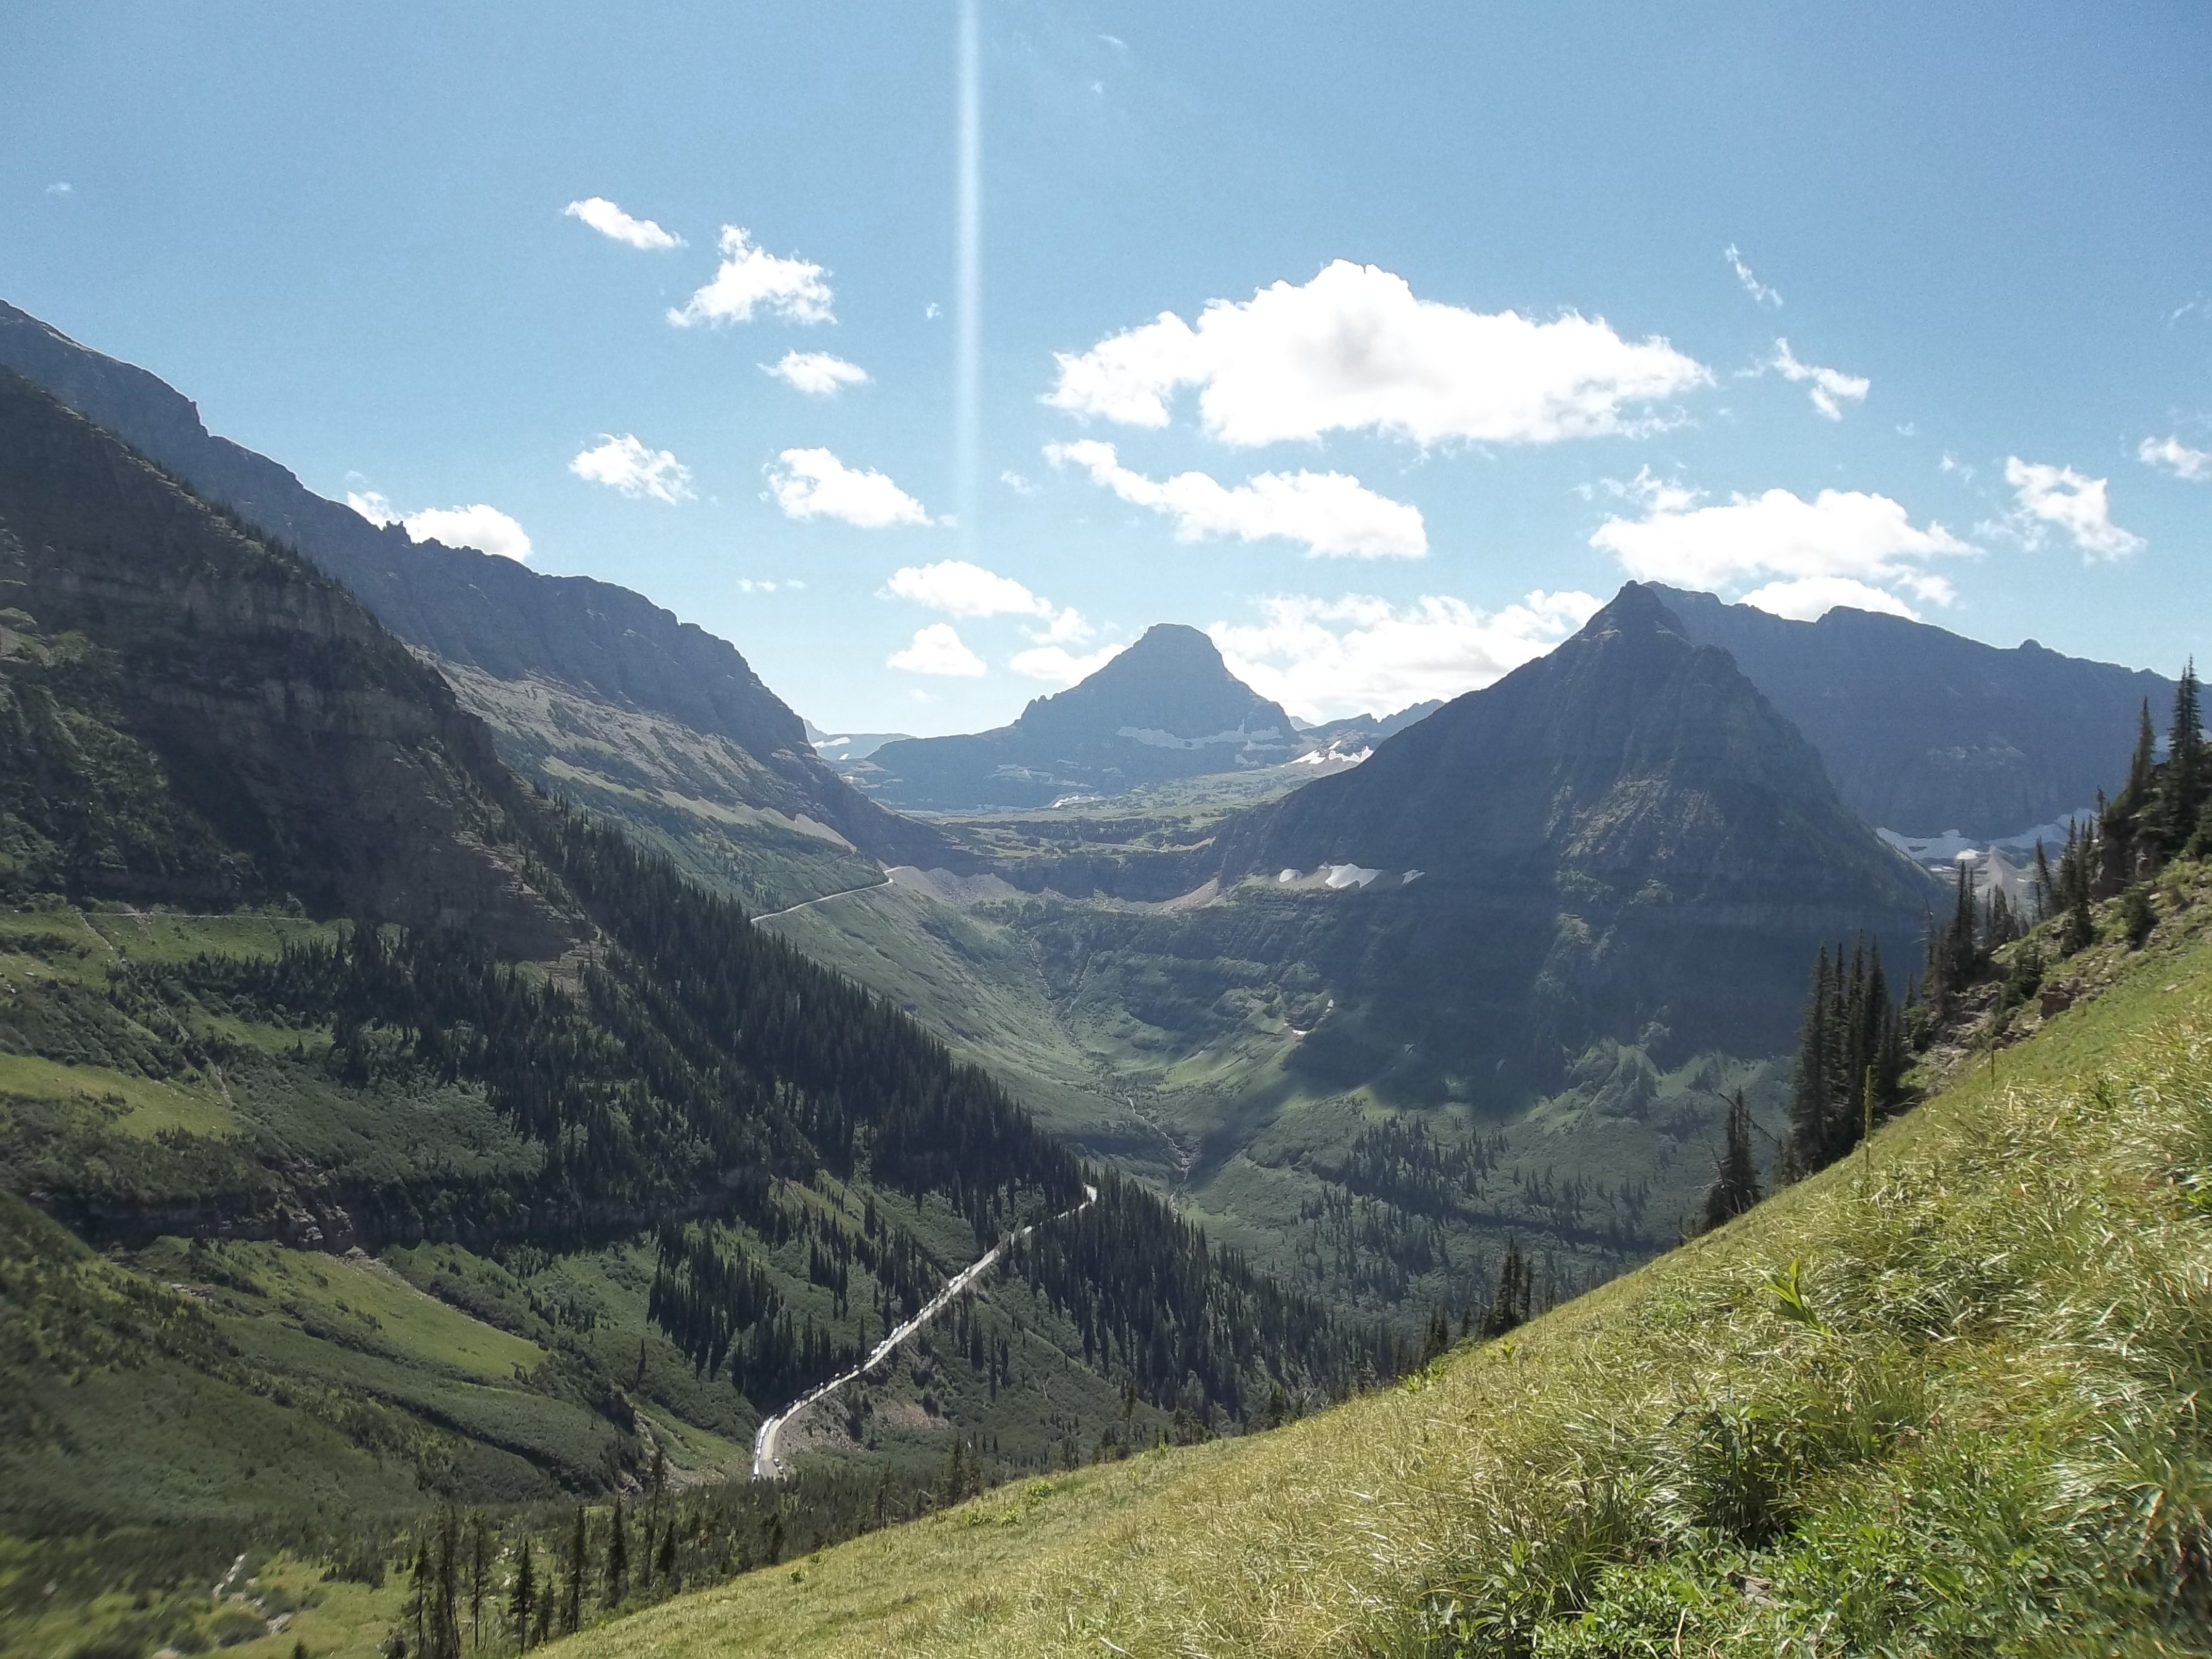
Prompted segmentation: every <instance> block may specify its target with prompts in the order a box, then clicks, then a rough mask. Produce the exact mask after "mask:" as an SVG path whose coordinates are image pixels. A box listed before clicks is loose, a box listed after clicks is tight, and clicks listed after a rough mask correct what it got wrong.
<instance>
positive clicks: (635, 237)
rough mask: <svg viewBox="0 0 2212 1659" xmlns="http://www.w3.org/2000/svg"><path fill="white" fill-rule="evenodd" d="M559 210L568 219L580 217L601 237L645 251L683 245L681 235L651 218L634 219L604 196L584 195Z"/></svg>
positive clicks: (656, 250)
mask: <svg viewBox="0 0 2212 1659" xmlns="http://www.w3.org/2000/svg"><path fill="white" fill-rule="evenodd" d="M561 211H562V213H563V214H565V215H567V216H568V217H569V218H571V219H581V220H582V221H583V222H585V223H586V224H587V225H589V226H590V227H591V228H592V229H593V230H596V231H598V232H599V234H600V235H602V236H605V237H608V238H610V239H611V240H614V241H617V242H621V243H623V244H625V245H626V246H630V247H636V248H644V249H646V250H647V252H665V251H666V250H667V249H669V248H677V247H682V246H684V239H683V238H682V237H681V236H678V235H676V234H674V233H673V232H671V231H665V230H663V229H662V228H660V227H659V225H656V224H655V223H653V221H652V220H650V219H633V218H632V217H630V216H629V214H627V213H624V212H623V210H621V209H620V208H618V207H617V206H616V205H615V204H613V203H612V202H610V201H609V200H607V198H606V197H604V196H586V197H584V199H583V200H582V201H580V202H571V203H569V204H568V206H566V207H564V208H562V210H561Z"/></svg>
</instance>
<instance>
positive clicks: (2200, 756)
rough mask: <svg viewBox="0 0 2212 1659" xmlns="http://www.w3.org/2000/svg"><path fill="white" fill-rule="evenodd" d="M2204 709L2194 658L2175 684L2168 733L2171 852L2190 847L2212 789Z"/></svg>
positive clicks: (2165, 811)
mask: <svg viewBox="0 0 2212 1659" xmlns="http://www.w3.org/2000/svg"><path fill="white" fill-rule="evenodd" d="M2203 728H2204V711H2203V698H2202V694H2201V691H2200V689H2199V687H2198V684H2197V659H2195V658H2193V657H2192V658H2191V659H2190V660H2189V662H2188V663H2187V664H2186V665H2185V666H2184V667H2183V669H2182V671H2181V679H2180V682H2179V684H2177V685H2175V687H2174V688H2173V724H2172V726H2171V727H2170V728H2169V729H2168V731H2167V732H2166V766H2165V769H2164V775H2163V776H2162V777H2161V778H2160V782H2159V791H2158V793H2159V801H2158V810H2157V816H2158V818H2159V821H2160V822H2159V828H2160V832H2161V834H2160V840H2161V841H2163V842H2164V843H2165V846H2166V851H2167V852H2168V853H2169V854H2179V853H2181V852H2184V851H2185V850H2186V849H2187V848H2188V847H2189V845H2190V842H2191V839H2192V838H2193V837H2194V836H2195V834H2196V831H2197V829H2198V828H2199V825H2200V820H2201V819H2202V818H2203V817H2204V810H2203V809H2204V802H2205V797H2206V795H2207V794H2208V793H2212V766H2208V764H2207V763H2206V756H2205V748H2204V729H2203Z"/></svg>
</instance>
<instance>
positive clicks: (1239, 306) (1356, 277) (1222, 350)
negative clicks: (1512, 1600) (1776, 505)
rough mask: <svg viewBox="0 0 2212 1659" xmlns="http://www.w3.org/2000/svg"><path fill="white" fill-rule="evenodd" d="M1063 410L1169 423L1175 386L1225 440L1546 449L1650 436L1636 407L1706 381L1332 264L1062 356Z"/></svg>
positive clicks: (1558, 323) (1661, 362) (1664, 357)
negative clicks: (1328, 439) (1462, 443)
mask: <svg viewBox="0 0 2212 1659" xmlns="http://www.w3.org/2000/svg"><path fill="white" fill-rule="evenodd" d="M1055 360H1056V361H1057V362H1058V364H1059V368H1060V373H1059V380H1058V383H1057V384H1056V385H1055V386H1054V388H1053V390H1052V391H1051V392H1049V393H1048V394H1047V395H1046V398H1045V402H1047V403H1048V404H1051V405H1052V406H1053V407H1054V408H1056V409H1064V410H1068V411H1069V412H1070V413H1073V414H1077V415H1084V416H1099V417H1101V418H1103V419H1105V420H1109V421H1115V422H1121V423H1122V424H1124V425H1130V426H1150V427H1158V426H1165V425H1166V424H1167V423H1168V418H1169V404H1170V401H1171V400H1172V398H1174V396H1175V394H1176V392H1177V391H1178V390H1179V389H1181V388H1182V387H1184V386H1197V387H1199V388H1200V392H1199V398H1198V406H1199V413H1200V419H1201V420H1202V422H1204V425H1205V427H1206V431H1207V432H1209V433H1210V434H1212V435H1213V436H1214V437H1216V438H1218V439H1220V440H1222V441H1225V442H1227V443H1232V444H1241V445H1256V444H1267V443H1275V442H1279V441H1284V440H1286V439H1313V438H1318V437H1320V436H1321V435H1322V434H1323V433H1326V432H1333V431H1348V430H1358V429H1362V428H1371V429H1373V430H1376V431H1379V432H1384V433H1389V434H1391V435H1396V436H1399V437H1404V438H1409V439H1411V440H1413V441H1414V442H1416V443H1420V444H1431V443H1437V442H1441V441H1446V440H1449V439H1455V438H1457V439H1469V440H1473V441H1478V442H1496V443H1550V442H1554V441H1559V440H1560V439H1565V438H1587V437H1594V436H1597V435H1601V434H1606V433H1615V432H1624V431H1630V430H1633V429H1636V428H1638V427H1639V426H1643V425H1648V424H1650V422H1649V420H1648V418H1647V417H1641V416H1637V415H1635V414H1633V413H1632V412H1631V411H1632V410H1638V409H1643V408H1646V407H1648V406H1649V405H1650V404H1653V403H1655V402H1657V401H1659V400H1661V399H1663V398H1672V397H1674V396H1675V395H1676V394H1677V393H1679V392H1685V391H1687V390H1689V389H1690V388H1691V387H1692V386H1702V385H1705V384H1707V383H1709V382H1710V381H1711V379H1712V375H1711V371H1710V370H1708V369H1706V368H1705V367H1704V365H1702V364H1700V363H1698V362H1694V361H1693V360H1692V359H1691V358H1688V357H1686V356H1683V355H1682V354H1681V353H1680V352H1679V351H1677V350H1675V349H1674V347H1672V346H1671V345H1669V344H1668V343H1667V342H1666V341H1665V340H1663V339H1659V338H1656V337H1654V338H1651V339H1647V340H1642V341H1630V340H1624V339H1623V338H1621V337H1620V335H1618V334H1616V333H1615V332H1614V331H1613V329H1612V327H1611V326H1610V325H1607V323H1606V322H1605V321H1604V320H1603V319H1600V318H1586V317H1582V316H1577V315H1576V314H1574V313H1567V314H1566V315H1565V316H1562V317H1559V318H1558V319H1554V320H1553V321H1551V322H1535V321H1532V320H1531V319H1528V318H1525V317H1522V316H1521V315H1519V314H1518V313H1515V312H1511V311H1501V312H1497V313H1483V312H1476V311H1469V310H1467V309H1465V308H1463V307H1458V306H1451V305H1444V304H1441V303H1438V302H1437V301H1428V300H1419V299H1416V298H1415V297H1414V295H1413V289H1412V288H1411V287H1410V286H1409V285H1408V284H1407V282H1406V280H1405V278H1404V277H1402V276H1394V275H1392V274H1391V273H1390V272H1389V271H1387V270H1380V269H1378V268H1377V267H1376V266H1374V265H1355V264H1351V263H1350V262H1349V261H1346V260H1342V259H1340V260H1338V261H1336V262H1335V263H1334V264H1330V265H1328V267H1327V268H1326V269H1324V270H1322V272H1321V274H1320V275H1319V276H1316V277H1315V278H1314V279H1313V280H1312V281H1311V282H1310V283H1305V284H1304V285H1303V286H1294V285H1293V284H1291V283H1275V284H1274V285H1273V287H1272V288H1267V289H1261V291H1260V292H1259V293H1257V294H1255V295H1254V296H1253V297H1252V298H1251V299H1249V300H1247V301H1227V300H1215V301H1212V302H1211V303H1209V304H1208V305H1207V306H1206V308H1205V309H1204V310H1203V311H1202V312H1200V314H1199V319H1198V322H1197V324H1196V325H1195V326H1194V325H1190V324H1188V323H1186V322H1184V321H1183V320H1182V319H1181V318H1180V317H1177V316H1176V315H1175V314H1174V313H1172V312H1163V313H1161V314H1160V315H1159V316H1158V318H1156V319H1154V320H1152V322H1149V323H1146V324H1144V325H1142V326H1140V327H1138V328H1133V329H1130V330H1128V331H1127V332H1124V333H1121V334H1116V335H1115V336H1113V337H1111V338H1109V339H1105V340H1102V341H1100V342H1099V343H1097V345H1095V346H1093V347H1091V349H1090V350H1088V351H1085V352H1080V353H1073V352H1060V353H1057V354H1055Z"/></svg>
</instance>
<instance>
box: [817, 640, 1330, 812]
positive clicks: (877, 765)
mask: <svg viewBox="0 0 2212 1659" xmlns="http://www.w3.org/2000/svg"><path fill="white" fill-rule="evenodd" d="M1306 747H1307V744H1305V743H1304V740H1303V739H1302V738H1300V737H1299V736H1298V733H1297V727H1296V726H1294V725H1293V724H1292V722H1291V717H1290V716H1289V715H1288V714H1285V712H1284V711H1283V709H1282V708H1281V706H1280V705H1279V704H1277V703H1273V702H1269V701H1267V699H1266V698H1264V697H1262V696H1260V695H1259V694H1258V693H1257V692H1255V691H1254V690H1252V689H1251V688H1250V687H1249V686H1248V685H1246V684H1244V683H1243V681H1241V680H1239V679H1237V678H1236V676H1234V675H1233V674H1231V672H1230V671H1229V669H1228V666H1227V665H1225V663H1224V662H1223V661H1222V660H1221V653H1220V652H1219V651H1218V650H1217V649H1215V647H1214V644H1213V641H1212V640H1210V639H1208V638H1207V637H1206V635H1204V634H1201V633H1200V632H1199V630H1198V629H1194V628H1184V627H1182V626H1179V625H1177V624H1175V623H1161V624H1159V625H1158V626H1157V627H1154V628H1151V629H1146V632H1145V635H1144V636H1143V637H1142V638H1141V639H1139V641H1137V642H1136V643H1135V644H1134V645H1133V646H1131V647H1129V648H1128V649H1127V651H1124V652H1122V653H1121V654H1120V655H1119V656H1117V657H1115V658H1114V659H1112V660H1110V661H1109V662H1108V663H1107V664H1106V665H1105V666H1104V667H1103V668H1101V669H1099V670H1098V671H1097V673H1095V674H1093V675H1091V677H1090V678H1088V679H1086V680H1084V681H1083V682H1082V683H1081V684H1077V685H1074V686H1071V687H1070V688H1069V689H1068V690H1065V691H1062V692H1060V693H1059V694H1058V695H1057V696H1049V697H1039V698H1036V700H1035V701H1034V702H1031V703H1030V706H1029V707H1028V708H1024V710H1023V711H1022V714H1021V717H1020V718H1019V719H1018V720H1015V721H1014V723H1013V724H1012V725H1011V726H1000V727H999V728H997V729H996V730H994V731H990V732H974V733H971V734H968V735H963V736H959V737H949V738H907V739H905V740H903V741H900V742H896V743H887V744H884V745H883V746H882V747H880V748H878V749H877V750H874V751H873V752H872V754H871V755H870V756H869V757H867V758H866V761H864V762H861V763H859V764H857V765H855V766H853V767H850V768H848V775H850V776H852V777H853V778H854V780H855V781H858V782H859V783H860V785H861V787H864V788H866V789H867V790H868V791H869V792H870V793H872V794H874V795H875V796H877V797H878V799H882V800H884V801H886V802H889V803H890V804H892V805H900V806H915V807H926V808H929V809H932V810H935V811H963V810H972V809H976V808H983V807H1030V806H1042V805H1049V804H1050V803H1051V802H1053V801H1054V800H1055V799H1060V797H1062V796H1064V795H1067V794H1071V793H1104V794H1112V793H1119V792H1120V791H1122V790H1125V789H1127V788H1130V787H1133V786H1134V785H1137V784H1140V783H1149V782H1155V781H1159V780H1161V779H1164V778H1179V777H1192V776H1196V775H1202V774H1205V773H1209V772H1233V771H1237V770H1238V769H1243V768H1249V767H1260V766H1273V765H1279V764H1280V763H1282V762H1284V761H1286V760H1289V759H1290V758H1291V757H1293V756H1295V755H1297V754H1298V753H1300V752H1301V751H1302V750H1304V749H1305V748H1306Z"/></svg>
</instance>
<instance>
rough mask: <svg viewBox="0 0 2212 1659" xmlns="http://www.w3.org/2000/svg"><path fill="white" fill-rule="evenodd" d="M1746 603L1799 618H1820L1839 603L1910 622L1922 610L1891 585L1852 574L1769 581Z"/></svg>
mask: <svg viewBox="0 0 2212 1659" xmlns="http://www.w3.org/2000/svg"><path fill="white" fill-rule="evenodd" d="M1742 603H1743V604H1745V605H1755V606H1757V607H1758V608H1759V610H1761V611H1766V612H1768V613H1770V614H1771V615H1773V616H1777V617H1790V618H1792V619H1793V620H1795V621H1797V622H1818V621H1820V618H1821V617H1825V616H1826V615H1827V614H1828V613H1829V612H1830V611H1833V610H1834V609H1835V608H1836V607H1837V606H1838V605H1842V606H1843V607H1844V608H1845V609H1846V610H1850V611H1879V612H1881V613H1882V614H1884V615H1886V616H1891V617H1905V619H1906V620H1907V621H1909V622H1918V621H1919V620H1920V613H1919V612H1918V611H1915V610H1914V609H1913V608H1912V607H1911V605H1907V604H1905V601H1904V600H1903V599H1899V598H1898V597H1897V595H1896V594H1894V593H1892V592H1889V591H1888V590H1887V588H1881V587H1875V586H1870V585H1869V584H1868V583H1866V582H1862V581H1854V580H1852V579H1851V578H1850V577H1849V576H1800V577H1798V578H1797V579H1796V580H1795V581H1786V582H1769V583H1767V584H1766V586H1764V587H1754V588H1753V589H1752V590H1751V592H1748V593H1747V594H1745V595H1744V596H1743V599H1742Z"/></svg>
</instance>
